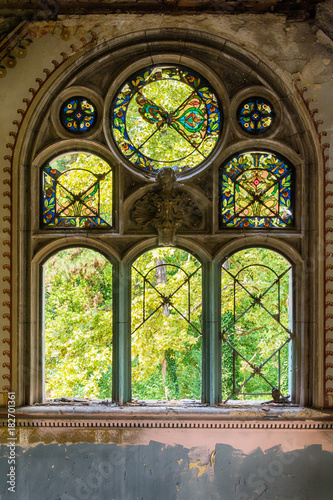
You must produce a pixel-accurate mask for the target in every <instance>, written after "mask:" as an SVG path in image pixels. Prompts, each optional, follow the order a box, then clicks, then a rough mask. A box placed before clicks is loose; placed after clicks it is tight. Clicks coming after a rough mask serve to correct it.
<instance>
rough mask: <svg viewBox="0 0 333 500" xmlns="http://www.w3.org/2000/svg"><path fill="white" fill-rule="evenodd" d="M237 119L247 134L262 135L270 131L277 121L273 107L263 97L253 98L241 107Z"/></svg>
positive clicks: (244, 102)
mask: <svg viewBox="0 0 333 500" xmlns="http://www.w3.org/2000/svg"><path fill="white" fill-rule="evenodd" d="M237 119H238V122H239V124H240V126H241V127H242V129H243V130H245V132H248V133H249V134H253V135H255V134H260V133H262V132H265V131H266V130H268V129H270V128H271V126H272V125H273V122H274V119H275V113H274V109H273V106H272V105H271V104H270V102H268V101H267V100H266V99H263V98H262V97H251V98H250V99H246V100H245V101H243V102H242V104H241V105H240V106H239V108H238V111H237Z"/></svg>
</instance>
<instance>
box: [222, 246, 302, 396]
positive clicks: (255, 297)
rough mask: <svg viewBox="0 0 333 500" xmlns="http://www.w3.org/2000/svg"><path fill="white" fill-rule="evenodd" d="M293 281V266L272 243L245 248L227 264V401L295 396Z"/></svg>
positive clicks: (224, 364)
mask: <svg viewBox="0 0 333 500" xmlns="http://www.w3.org/2000/svg"><path fill="white" fill-rule="evenodd" d="M291 285H292V266H291V265H290V263H289V262H288V261H287V260H286V259H285V258H284V257H282V256H281V255H280V254H278V253H277V252H273V251H272V250H269V249H268V248H260V247H255V248H246V249H244V250H241V251H239V252H236V253H234V254H232V255H231V256H229V257H228V259H227V260H226V261H225V262H224V263H223V265H222V276H221V289H222V294H221V302H222V318H221V327H222V393H223V400H224V401H228V400H229V399H238V400H246V399H265V398H267V397H268V398H269V396H270V395H272V394H273V397H274V400H275V401H284V400H285V401H287V397H289V398H290V397H291V394H292V379H291V378H290V368H291V362H292V348H291V346H292V341H293V339H294V333H293V332H294V325H293V311H292V303H293V302H292V295H291V291H292V290H291V288H292V287H291ZM284 398H285V399H284Z"/></svg>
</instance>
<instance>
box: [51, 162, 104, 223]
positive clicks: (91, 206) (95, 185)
mask: <svg viewBox="0 0 333 500" xmlns="http://www.w3.org/2000/svg"><path fill="white" fill-rule="evenodd" d="M112 184H113V183H112V169H111V167H110V165H108V164H107V163H106V162H105V161H103V160H102V159H101V158H98V157H97V156H94V155H91V154H69V155H63V156H60V157H58V158H56V159H55V160H53V161H51V162H50V163H49V164H47V165H46V166H45V167H44V168H43V170H42V190H43V193H42V194H43V196H42V203H43V207H42V226H43V227H49V228H109V227H111V226H112V201H113V200H112V193H113V188H112Z"/></svg>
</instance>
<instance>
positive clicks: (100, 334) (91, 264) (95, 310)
mask: <svg viewBox="0 0 333 500" xmlns="http://www.w3.org/2000/svg"><path fill="white" fill-rule="evenodd" d="M44 272H45V370H46V396H47V397H59V396H68V397H71V396H72V397H89V398H97V399H103V398H111V378H112V266H111V264H110V263H109V262H108V261H107V260H106V259H105V258H104V257H103V256H102V255H100V254H99V253H97V252H94V251H92V250H88V249H85V248H74V249H69V250H64V251H62V252H59V253H58V254H56V255H55V256H53V257H52V258H50V259H49V260H48V262H47V263H46V264H45V266H44ZM289 273H290V265H289V264H288V262H287V261H286V260H285V259H284V258H283V257H282V256H281V255H279V254H277V253H276V252H273V251H271V250H267V249H264V248H249V249H246V250H242V251H240V252H237V253H236V254H234V255H233V256H232V257H230V258H229V259H228V261H227V262H226V263H225V264H224V266H223V269H222V316H221V330H222V333H223V338H224V341H223V342H222V387H223V398H224V399H226V398H228V397H230V396H232V399H249V398H250V399H262V398H263V397H264V396H260V395H255V394H256V393H270V392H271V390H272V387H271V386H270V385H269V384H268V383H267V382H266V381H265V380H264V378H262V377H261V376H259V375H258V374H257V375H255V376H253V377H251V378H250V379H249V380H248V381H247V382H246V383H245V385H244V386H243V387H241V386H242V384H244V382H245V381H246V379H248V377H249V376H250V375H251V374H252V373H253V367H261V374H262V375H263V376H264V377H265V378H266V379H267V380H268V381H269V382H270V383H271V384H272V385H274V386H276V387H279V386H280V388H281V392H282V393H283V394H287V393H288V357H289V352H288V351H289V344H288V343H286V345H285V346H284V347H282V349H281V356H280V364H281V369H280V381H279V359H278V355H277V354H275V355H274V356H272V358H271V359H270V360H269V361H268V362H267V363H265V361H266V360H267V359H268V358H269V357H270V356H271V355H272V354H273V353H274V351H276V350H279V348H280V347H281V346H282V344H283V343H284V342H286V341H287V340H288V338H289V331H288V329H289V325H290V319H289ZM201 288H202V282H201V266H200V263H199V262H198V261H197V260H196V259H195V258H194V257H193V256H192V255H191V254H189V253H187V252H185V251H184V250H181V249H177V248H156V249H154V250H151V251H149V252H146V253H145V254H143V255H141V257H139V258H138V259H137V260H136V262H135V263H134V265H133V269H132V311H131V317H132V336H131V342H132V393H133V396H134V397H135V398H138V399H184V398H194V399H197V400H199V399H200V397H201V358H202V352H201V350H202V337H201V314H202V304H201ZM256 300H257V301H258V303H256V304H254V302H255V301H256ZM236 351H237V352H238V353H239V354H238V353H236ZM246 360H247V361H246ZM249 363H250V364H251V365H252V367H251V366H249ZM244 393H250V394H251V395H250V396H247V395H245V394H244ZM253 394H254V395H253ZM265 399H267V396H266V397H265Z"/></svg>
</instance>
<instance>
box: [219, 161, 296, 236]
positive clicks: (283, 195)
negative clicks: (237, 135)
mask: <svg viewBox="0 0 333 500" xmlns="http://www.w3.org/2000/svg"><path fill="white" fill-rule="evenodd" d="M292 184H293V169H292V167H291V166H289V165H288V164H287V163H286V161H285V160H284V159H282V158H279V157H278V156H277V155H275V154H272V153H260V152H251V153H243V154H240V155H238V156H235V157H233V158H231V159H230V160H229V161H228V162H227V163H226V164H225V165H224V166H223V167H222V168H221V170H220V222H221V227H222V228H240V227H241V228H249V229H252V228H259V227H264V228H282V227H291V226H292V225H293V196H292Z"/></svg>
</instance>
